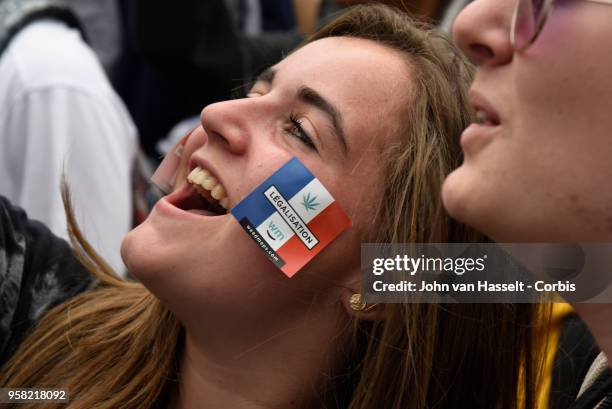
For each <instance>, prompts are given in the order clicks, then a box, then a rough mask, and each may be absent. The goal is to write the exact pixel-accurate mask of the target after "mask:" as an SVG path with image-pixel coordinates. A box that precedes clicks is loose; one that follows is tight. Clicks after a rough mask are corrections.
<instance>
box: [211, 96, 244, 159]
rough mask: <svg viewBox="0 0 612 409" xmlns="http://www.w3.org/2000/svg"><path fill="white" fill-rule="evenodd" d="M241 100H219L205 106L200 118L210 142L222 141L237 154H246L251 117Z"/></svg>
mask: <svg viewBox="0 0 612 409" xmlns="http://www.w3.org/2000/svg"><path fill="white" fill-rule="evenodd" d="M238 102H239V100H232V101H224V102H217V103H215V104H211V105H208V106H207V107H205V108H204V109H203V110H202V112H201V114H200V120H201V122H202V127H203V128H204V130H205V131H206V134H207V136H208V144H214V143H221V144H223V145H225V147H226V149H227V150H229V151H230V152H231V153H233V154H235V155H241V154H244V153H245V152H246V150H247V148H248V144H249V138H250V137H249V127H250V126H251V125H252V123H250V120H249V117H250V116H251V114H250V113H249V112H247V111H246V110H245V109H244V107H242V106H241V105H240V104H239V103H238Z"/></svg>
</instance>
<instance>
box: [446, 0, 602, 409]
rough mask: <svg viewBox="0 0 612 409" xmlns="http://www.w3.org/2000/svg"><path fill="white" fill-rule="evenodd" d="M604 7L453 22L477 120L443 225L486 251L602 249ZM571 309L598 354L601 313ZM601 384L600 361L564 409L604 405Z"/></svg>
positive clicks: (511, 1)
mask: <svg viewBox="0 0 612 409" xmlns="http://www.w3.org/2000/svg"><path fill="white" fill-rule="evenodd" d="M610 6H612V1H610V0H558V1H553V0H518V1H517V0H477V1H475V2H473V3H471V4H470V5H468V6H467V7H466V8H465V9H464V10H463V11H462V12H461V14H460V15H459V16H458V17H457V19H456V20H455V24H454V28H453V36H454V39H455V41H456V42H457V44H458V45H459V47H460V48H461V49H462V50H463V51H464V53H465V54H467V56H468V57H469V58H470V59H471V60H472V61H473V62H474V63H475V64H476V65H477V66H478V69H477V73H476V76H475V79H474V82H473V85H472V87H471V89H470V92H469V99H470V104H471V107H472V108H473V110H474V111H475V113H476V115H475V116H476V118H477V121H476V123H473V124H471V125H470V126H469V127H468V128H467V129H466V130H465V131H464V132H463V134H462V136H461V138H460V143H461V146H462V149H463V152H464V162H463V164H462V165H461V166H460V167H459V168H457V169H456V170H455V171H454V172H452V173H451V174H450V175H449V176H448V178H447V179H446V181H445V183H444V186H443V200H444V203H445V207H446V209H447V210H448V211H449V213H450V214H451V215H452V216H453V217H455V218H456V219H458V220H461V221H463V222H466V223H467V224H470V225H472V226H474V227H476V228H477V229H479V230H481V231H482V232H483V233H485V234H487V235H489V236H490V237H492V238H493V239H494V240H496V241H498V242H612V185H611V183H610V181H612V110H611V104H612V75H611V73H612V49H611V48H610V40H611V39H612V7H610ZM574 309H575V311H576V312H577V313H578V314H579V315H580V317H581V318H582V319H583V320H584V321H585V322H586V324H587V325H588V326H589V329H590V330H591V332H592V333H593V335H594V336H595V338H596V340H597V343H598V345H599V347H600V348H601V349H602V350H603V352H604V353H607V354H608V356H610V353H612V325H611V324H610V318H611V317H612V305H605V304H597V305H595V304H593V305H588V304H577V305H574ZM611 385H612V380H610V379H609V370H608V369H607V364H606V362H605V359H604V356H603V355H601V356H599V357H598V359H597V360H596V362H594V364H593V365H592V366H591V369H590V370H589V372H588V374H587V376H586V379H585V384H584V385H583V387H582V388H580V390H579V392H578V395H579V397H578V400H576V402H575V403H574V405H573V406H572V407H575V408H578V407H580V408H592V407H595V405H597V404H598V403H600V402H601V401H602V399H604V402H603V403H601V404H602V405H603V406H601V407H610V406H606V405H610V404H612V399H611V398H610V396H607V397H606V394H608V393H609V392H610V390H612V389H611ZM589 386H590V387H589ZM605 399H607V401H606V400H605Z"/></svg>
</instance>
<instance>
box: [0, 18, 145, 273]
mask: <svg viewBox="0 0 612 409" xmlns="http://www.w3.org/2000/svg"><path fill="white" fill-rule="evenodd" d="M136 146H137V141H136V129H135V127H134V125H133V122H132V120H131V118H130V116H129V114H128V112H127V109H126V108H125V106H124V104H123V102H122V101H121V100H120V99H119V97H118V96H117V94H116V93H115V91H114V90H113V89H112V88H111V85H110V83H109V81H108V79H107V77H106V76H105V73H104V71H103V69H102V67H101V65H100V63H99V61H98V59H97V58H96V57H95V55H94V54H93V52H92V50H91V48H90V47H88V46H87V45H86V44H85V43H84V41H83V40H82V38H81V36H80V34H79V32H78V31H77V30H74V29H71V28H69V27H68V26H66V25H65V24H63V23H61V22H59V21H53V20H41V21H37V22H33V23H31V24H30V25H28V26H27V27H26V28H24V29H22V30H21V31H20V32H19V33H18V34H17V35H16V36H15V37H14V38H13V40H12V41H11V43H10V45H9V47H8V48H7V49H6V50H5V52H4V53H3V54H2V56H1V58H0V194H2V195H4V196H6V197H8V198H9V199H10V200H11V201H12V202H13V203H15V204H17V205H19V206H21V207H23V208H24V209H25V210H26V211H27V212H28V215H29V217H31V218H34V219H38V220H41V221H43V222H44V223H45V224H47V226H48V227H49V228H50V229H51V230H52V231H53V232H54V233H55V234H57V235H59V236H61V237H65V238H66V237H67V229H66V219H65V216H64V210H63V206H62V201H61V197H60V190H59V184H60V178H61V174H62V172H65V174H66V176H67V179H68V182H69V185H70V187H71V190H72V197H73V202H74V208H75V214H76V217H77V222H78V223H79V226H80V227H81V229H82V230H83V232H84V234H85V237H86V238H87V239H88V240H89V241H90V243H91V244H92V245H93V246H94V248H95V249H96V250H97V251H98V252H99V253H100V254H101V255H102V256H103V257H104V258H105V259H106V261H108V262H109V263H110V264H111V266H112V267H113V268H114V269H115V271H117V272H118V273H120V274H123V273H124V272H125V267H124V265H123V262H122V261H121V257H120V253H119V249H120V243H121V240H122V238H123V237H124V235H125V234H126V233H127V231H128V230H129V229H130V228H131V226H132V188H131V169H132V164H133V160H134V157H135V152H136Z"/></svg>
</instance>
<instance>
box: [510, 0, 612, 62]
mask: <svg viewBox="0 0 612 409" xmlns="http://www.w3.org/2000/svg"><path fill="white" fill-rule="evenodd" d="M585 1H589V2H592V3H601V4H610V5H612V0H585ZM553 5H554V0H517V2H516V8H515V9H514V15H513V16H512V27H511V31H510V42H511V44H512V47H513V48H514V51H515V52H516V51H524V50H526V49H527V48H528V47H529V46H530V45H531V44H533V43H534V42H535V40H536V39H537V38H538V36H539V35H540V32H541V31H542V27H544V24H545V23H546V20H547V19H548V16H549V15H550V13H551V11H552V9H553Z"/></svg>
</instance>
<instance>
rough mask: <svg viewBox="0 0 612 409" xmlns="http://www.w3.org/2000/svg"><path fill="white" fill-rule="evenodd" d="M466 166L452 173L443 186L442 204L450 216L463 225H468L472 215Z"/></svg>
mask: <svg viewBox="0 0 612 409" xmlns="http://www.w3.org/2000/svg"><path fill="white" fill-rule="evenodd" d="M466 173H467V170H466V169H465V168H464V166H460V167H459V168H457V169H455V170H454V171H452V172H451V173H450V174H449V175H448V176H447V177H446V180H445V181H444V183H443V184H442V203H443V204H444V208H445V209H446V211H447V212H448V214H449V215H450V216H451V217H452V218H454V219H456V220H459V221H461V222H463V223H467V222H468V220H467V219H469V213H470V199H471V195H470V190H471V189H470V188H469V180H468V178H467V176H468V175H466Z"/></svg>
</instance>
